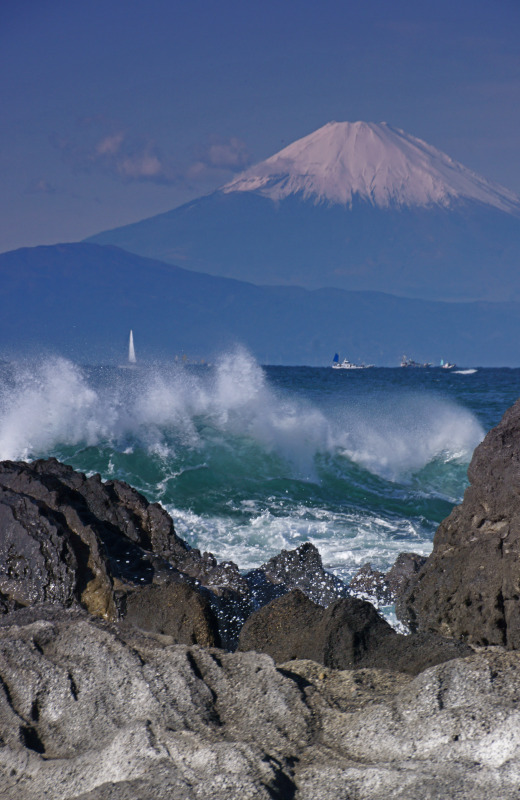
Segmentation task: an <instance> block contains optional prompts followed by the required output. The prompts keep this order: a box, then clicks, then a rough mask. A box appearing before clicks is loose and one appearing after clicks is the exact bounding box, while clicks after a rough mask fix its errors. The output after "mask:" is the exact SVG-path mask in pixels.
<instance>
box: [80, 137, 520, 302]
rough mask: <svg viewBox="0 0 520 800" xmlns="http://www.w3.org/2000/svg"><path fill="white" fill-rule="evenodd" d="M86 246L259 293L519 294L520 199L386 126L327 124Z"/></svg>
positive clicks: (470, 297)
mask: <svg viewBox="0 0 520 800" xmlns="http://www.w3.org/2000/svg"><path fill="white" fill-rule="evenodd" d="M88 241H90V242H95V243H98V244H112V245H117V246H118V247H121V248H123V249H126V250H128V251H130V252H133V253H136V254H139V255H144V256H147V257H152V258H155V259H159V260H161V261H165V262H169V263H174V264H177V265H179V266H182V267H184V268H185V269H190V270H194V271H200V272H205V273H209V274H212V275H217V276H221V277H227V278H235V279H238V280H242V281H250V282H251V283H255V284H257V285H286V286H289V285H295V286H302V287H305V288H308V289H318V288H324V287H327V288H339V289H346V290H358V291H359V290H363V291H379V292H386V293H390V294H393V295H398V296H402V297H408V298H421V299H428V300H444V301H474V300H487V301H498V302H500V301H510V300H519V299H520V270H519V269H518V267H519V265H520V197H518V196H517V195H515V194H514V193H513V192H510V191H509V190H507V189H505V188H503V187H501V186H499V185H497V184H495V183H493V182H491V181H488V180H486V179H485V178H483V177H481V176H479V175H477V174H476V173H475V172H472V171H471V170H469V169H467V168H466V167H464V166H463V165H462V164H460V163H458V162H456V161H453V160H452V159H451V158H449V156H447V155H445V154H444V153H442V152H441V151H439V150H437V149H436V148H435V147H432V146H431V145H429V144H427V143H426V142H423V141H421V140H420V139H417V138H415V137H413V136H411V135H409V134H407V133H405V132H404V131H401V130H398V129H396V128H393V127H392V126H390V125H388V124H386V123H380V124H375V123H366V122H354V123H349V122H330V123H328V124H327V125H325V126H323V127H322V128H320V129H319V130H317V131H315V132H314V133H311V134H310V135H308V136H305V137H304V138H302V139H299V140H298V141H296V142H293V143H292V144H290V145H289V146H288V147H286V148H284V149H283V150H281V151H280V152H278V153H276V154H275V155H273V156H271V157H270V158H268V159H266V160H265V161H262V162H260V163H259V164H256V165H255V166H253V167H251V168H249V169H247V170H246V171H245V172H243V173H241V174H240V175H238V176H237V177H236V178H234V179H233V180H232V181H231V182H230V183H227V184H226V185H225V186H223V187H222V188H221V189H220V190H218V191H216V192H214V193H212V194H210V195H206V196H204V197H201V198H199V199H197V200H193V201H191V202H189V203H187V204H185V205H183V206H180V207H178V208H175V209H173V210H172V211H169V212H167V213H165V214H160V215H157V216H154V217H151V218H149V219H146V220H143V221H142V222H138V223H135V224H133V225H128V226H125V227H122V228H117V229H114V230H111V231H106V232H103V233H100V234H98V235H96V236H94V237H91V238H90V239H89V240H88Z"/></svg>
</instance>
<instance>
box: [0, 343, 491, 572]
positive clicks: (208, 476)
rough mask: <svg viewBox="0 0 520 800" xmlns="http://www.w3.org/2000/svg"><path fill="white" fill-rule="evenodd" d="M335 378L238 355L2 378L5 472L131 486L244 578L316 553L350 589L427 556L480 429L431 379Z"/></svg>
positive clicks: (25, 371)
mask: <svg viewBox="0 0 520 800" xmlns="http://www.w3.org/2000/svg"><path fill="white" fill-rule="evenodd" d="M333 372H335V371H333V370H320V369H308V370H305V368H300V369H292V370H291V369H290V368H287V369H285V368H281V367H278V368H273V369H269V368H267V369H264V368H262V367H260V366H259V365H258V364H257V363H256V361H255V360H254V359H253V358H252V357H251V356H250V355H249V354H248V353H247V352H246V351H244V350H242V349H236V350H234V351H232V352H230V353H225V354H223V355H222V357H221V358H220V359H219V360H218V362H217V363H216V364H215V366H214V367H212V368H209V367H202V366H200V367H190V366H183V365H180V364H170V365H162V366H161V365H155V366H154V365H151V366H144V367H143V366H142V367H140V368H137V369H134V370H125V369H117V368H112V367H104V368H103V367H99V368H81V367H79V366H78V365H75V364H72V363H71V362H70V361H66V360H64V359H62V358H48V359H43V360H42V361H41V362H40V363H37V364H34V363H33V364H28V363H25V364H24V363H18V364H12V365H9V366H7V367H3V368H2V370H1V372H0V457H2V458H27V459H31V458H37V457H45V456H49V455H54V456H56V457H58V458H60V459H62V460H64V461H66V462H67V463H70V464H71V465H72V466H74V467H75V468H76V469H79V470H81V471H84V472H87V473H88V474H90V473H93V472H100V473H101V476H102V477H103V479H109V478H119V479H123V480H127V481H128V482H129V483H130V484H132V485H133V486H135V487H136V488H137V489H138V490H139V491H142V492H143V493H144V494H145V495H146V496H147V497H148V498H149V499H150V500H154V501H160V502H161V503H162V504H163V505H164V506H165V507H166V508H167V509H168V510H169V511H170V513H171V514H172V516H173V518H174V522H175V525H176V528H177V531H178V533H179V534H180V535H182V536H184V537H185V538H186V539H187V540H188V541H189V542H190V543H191V544H193V545H195V546H197V547H200V548H202V549H204V550H211V551H212V552H214V553H215V554H216V555H217V556H218V557H219V558H230V559H232V560H234V561H236V562H237V563H238V564H239V565H240V567H241V568H243V569H248V568H250V567H254V566H257V565H259V564H261V563H263V562H264V561H266V560H267V559H268V558H269V557H271V556H272V555H274V554H276V553H277V552H279V551H280V550H281V549H282V548H293V547H296V546H298V545H299V544H301V543H302V542H304V541H311V542H313V543H314V544H315V545H316V546H317V547H318V549H319V550H320V552H321V554H322V556H323V560H324V564H325V565H326V566H327V567H328V568H330V569H333V570H334V571H335V572H336V573H337V574H339V575H340V576H342V577H344V578H347V579H348V577H349V576H350V575H352V574H353V572H355V570H356V569H357V567H358V566H359V565H361V564H362V563H364V562H366V561H368V560H370V561H372V562H373V563H374V565H375V566H378V567H381V568H384V567H386V566H388V565H389V564H390V563H391V562H392V561H393V560H394V558H395V556H396V555H397V554H398V552H400V551H402V550H416V551H418V552H421V553H427V552H429V550H430V549H431V539H432V536H433V532H434V530H435V527H436V525H437V523H438V522H439V521H440V520H441V519H442V518H443V517H444V516H446V514H447V513H449V511H450V510H451V507H452V505H453V503H455V502H458V501H459V500H460V498H461V496H462V493H463V490H464V487H465V485H466V468H467V464H468V462H469V459H470V457H471V453H472V450H473V448H474V447H475V445H476V444H477V443H478V442H479V441H480V440H481V438H482V436H483V433H484V428H483V426H482V424H481V422H480V421H479V419H478V418H477V416H476V415H475V412H474V410H472V407H471V405H470V403H471V402H472V401H473V399H474V394H475V385H476V384H473V385H470V386H468V391H467V392H466V394H464V385H463V384H462V383H459V384H455V383H453V379H449V378H448V376H444V375H442V376H441V377H438V378H437V377H435V371H434V370H431V371H424V370H422V371H421V370H419V371H418V372H421V373H426V372H428V373H429V374H428V375H426V374H424V375H420V376H417V377H416V376H414V375H410V371H405V370H401V371H400V370H376V369H374V370H366V371H360V374H358V375H355V376H352V375H348V376H346V375H333V374H332V373H333ZM438 372H441V371H438ZM419 380H420V381H421V382H422V385H420V386H418V385H417V382H418V381H419ZM450 380H452V383H450V382H449V381H450ZM455 380H456V381H459V382H461V381H466V382H468V381H476V380H478V376H475V375H472V376H457V377H456V378H455ZM441 381H442V383H441ZM478 385H479V386H480V387H481V388H480V393H481V394H480V395H478V402H479V403H480V404H482V402H483V401H482V396H483V395H482V393H483V392H485V391H486V390H487V387H486V385H485V384H483V383H481V384H478ZM443 387H444V388H443ZM461 398H462V399H461ZM503 404H504V407H505V401H504V403H503Z"/></svg>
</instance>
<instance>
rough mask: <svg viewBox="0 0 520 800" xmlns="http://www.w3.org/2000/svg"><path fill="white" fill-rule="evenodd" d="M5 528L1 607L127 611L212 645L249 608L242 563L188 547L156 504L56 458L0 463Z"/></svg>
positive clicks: (0, 522) (0, 516)
mask: <svg viewBox="0 0 520 800" xmlns="http://www.w3.org/2000/svg"><path fill="white" fill-rule="evenodd" d="M0 529H1V530H2V537H1V539H0V611H2V612H3V613H6V612H9V611H12V610H14V609H16V608H19V607H27V606H32V605H37V604H45V603H56V604H59V605H61V606H64V607H65V608H67V607H71V606H74V605H78V604H79V605H81V606H83V607H84V608H86V609H87V610H88V611H89V612H90V613H91V614H94V615H96V616H100V617H103V618H105V619H110V620H118V619H121V618H123V617H125V616H126V617H127V618H128V621H131V620H132V621H133V622H134V623H135V624H137V625H139V626H141V627H144V628H149V629H150V630H152V631H158V632H167V633H168V634H169V635H174V636H176V641H179V642H185V643H187V644H191V643H194V642H196V643H200V644H207V645H210V644H220V643H221V642H223V641H225V642H227V643H229V642H231V643H232V642H233V641H234V639H236V637H237V635H238V630H239V629H240V626H241V624H242V622H243V619H244V618H245V616H246V614H247V613H249V610H250V606H249V588H248V586H247V583H246V582H245V580H244V579H243V578H242V577H241V576H240V573H239V571H238V568H237V566H236V565H235V564H233V563H232V562H224V563H223V564H218V563H217V561H216V559H215V558H214V557H213V556H212V555H211V554H210V553H204V554H202V555H201V553H200V552H199V551H198V550H194V549H193V550H192V549H190V548H189V547H188V545H187V544H186V543H185V542H184V541H183V540H182V539H180V538H179V537H178V536H177V535H176V533H175V531H174V527H173V523H172V520H171V518H170V517H169V515H168V514H167V513H166V511H165V510H164V509H163V508H162V507H161V506H160V505H159V504H157V503H149V502H148V501H147V500H146V499H145V498H144V497H143V496H142V495H140V494H139V493H138V492H137V491H135V489H132V488H131V487H130V486H128V485H127V484H125V483H123V482H121V481H108V482H106V483H103V482H102V481H101V479H100V476H99V475H93V476H91V477H89V478H87V477H86V476H85V475H83V474H82V473H80V472H76V471H74V470H73V469H72V468H71V467H69V466H66V465H65V464H61V463H60V462H58V461H56V459H52V458H51V459H47V460H40V461H34V462H32V463H30V464H27V463H24V462H11V461H4V462H0ZM181 584H184V587H182V585H181ZM224 595H225V602H223V601H222V598H223V596H224ZM154 603H157V608H156V609H155V610H154V608H153V606H154ZM219 614H220V616H221V617H222V620H223V632H222V633H223V636H221V635H220V634H219V633H218V631H217V616H218V615H219ZM231 620H233V625H234V627H233V626H232V625H231ZM233 637H234V639H233Z"/></svg>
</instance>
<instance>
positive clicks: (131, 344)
mask: <svg viewBox="0 0 520 800" xmlns="http://www.w3.org/2000/svg"><path fill="white" fill-rule="evenodd" d="M136 360H137V359H136V357H135V349H134V334H133V332H132V331H130V339H129V341H128V363H129V364H135V363H136Z"/></svg>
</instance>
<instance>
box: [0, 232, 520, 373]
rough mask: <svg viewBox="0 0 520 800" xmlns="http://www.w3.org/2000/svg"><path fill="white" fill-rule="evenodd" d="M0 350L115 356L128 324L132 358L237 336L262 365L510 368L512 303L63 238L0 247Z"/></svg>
mask: <svg viewBox="0 0 520 800" xmlns="http://www.w3.org/2000/svg"><path fill="white" fill-rule="evenodd" d="M0 280H1V282H2V291H3V313H2V316H1V317H0V343H1V347H0V355H1V356H3V357H12V356H14V355H17V354H18V355H19V354H27V353H33V354H34V353H36V354H41V352H42V351H43V352H45V351H53V352H58V353H61V354H63V355H67V356H70V357H72V358H74V359H77V360H79V361H82V362H86V363H96V362H97V363H120V362H121V361H122V360H124V359H125V358H126V351H127V340H128V332H129V330H130V328H133V330H134V335H135V341H136V350H137V357H138V360H141V359H143V358H146V359H155V358H167V359H169V360H171V359H172V358H173V357H174V356H175V355H179V356H181V355H182V354H183V353H186V355H188V357H190V358H197V359H198V358H206V359H213V358H214V357H215V356H216V355H218V354H219V353H222V352H223V351H224V350H226V349H229V348H231V347H234V346H235V345H236V344H241V345H244V346H246V347H247V348H248V349H249V350H250V351H251V352H252V353H253V354H254V355H255V356H256V357H257V358H258V360H259V361H261V362H262V363H275V364H276V363H278V364H308V365H327V364H329V363H330V361H331V358H332V355H333V354H334V352H335V351H336V350H339V351H340V353H341V355H342V356H348V357H349V358H351V359H352V360H356V361H363V360H364V361H365V362H371V363H375V364H378V365H382V366H384V365H388V366H396V365H397V364H398V363H399V359H400V357H401V355H402V354H403V353H407V354H408V355H410V356H412V357H414V358H416V359H417V360H421V361H435V362H438V360H439V359H440V358H441V357H444V358H449V359H450V360H452V361H456V362H457V363H459V364H467V365H471V366H473V365H488V366H500V365H503V364H509V365H511V366H520V352H519V350H518V346H517V342H518V340H519V338H520V304H517V303H502V304H490V303H474V304H473V303H466V304H461V303H437V302H429V301H421V300H408V299H402V298H398V297H392V296H388V295H385V294H380V293H375V292H360V293H357V292H347V291H342V290H327V289H321V290H317V291H308V290H305V289H299V288H295V287H261V286H260V287H259V286H254V285H251V284H248V283H243V282H240V281H235V280H228V279H225V278H218V277H214V276H211V275H204V274H200V273H195V272H191V271H187V270H183V269H180V268H178V267H174V266H170V265H167V264H163V263H160V262H156V261H152V260H150V259H146V258H142V257H140V256H136V255H134V254H130V253H128V252H125V251H123V250H120V249H118V248H116V247H108V246H107V247H102V246H99V245H93V244H86V243H83V244H66V245H55V246H48V247H35V248H26V249H22V250H16V251H12V252H10V253H5V254H1V255H0Z"/></svg>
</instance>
